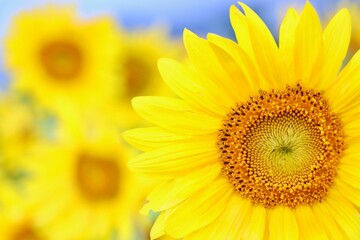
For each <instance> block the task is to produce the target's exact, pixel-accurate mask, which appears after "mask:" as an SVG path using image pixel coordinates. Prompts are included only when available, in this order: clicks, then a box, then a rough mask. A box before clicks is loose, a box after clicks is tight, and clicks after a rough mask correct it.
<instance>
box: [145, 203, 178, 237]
mask: <svg viewBox="0 0 360 240" xmlns="http://www.w3.org/2000/svg"><path fill="white" fill-rule="evenodd" d="M173 212H174V209H169V210H167V211H164V212H161V213H160V214H159V216H158V217H157V218H156V221H155V222H154V224H153V226H152V228H151V230H150V238H151V240H152V239H156V238H159V237H161V236H163V235H164V234H165V231H164V228H165V222H166V221H167V219H168V217H169V215H170V214H171V213H173Z"/></svg>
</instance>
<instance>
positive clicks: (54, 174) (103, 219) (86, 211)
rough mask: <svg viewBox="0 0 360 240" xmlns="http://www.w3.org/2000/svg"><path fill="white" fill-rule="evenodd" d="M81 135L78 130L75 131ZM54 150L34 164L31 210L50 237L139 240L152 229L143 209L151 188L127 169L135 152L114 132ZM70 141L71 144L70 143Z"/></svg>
mask: <svg viewBox="0 0 360 240" xmlns="http://www.w3.org/2000/svg"><path fill="white" fill-rule="evenodd" d="M75 132H76V131H73V133H75ZM64 136H66V135H63V137H62V139H63V141H64V142H63V143H62V144H60V143H59V146H53V148H49V149H48V150H47V151H46V153H44V154H43V156H42V157H41V159H39V161H37V162H36V164H31V165H30V167H29V171H31V172H32V176H33V181H31V182H29V184H28V188H27V192H28V194H29V202H30V204H29V205H30V206H32V207H33V208H34V209H36V217H37V219H41V221H42V223H43V224H44V229H45V230H44V231H45V232H46V236H48V237H49V238H50V239H79V240H81V239H110V238H111V239H135V237H134V236H135V235H139V236H141V237H143V236H142V235H141V234H144V232H143V231H148V230H146V229H148V228H149V226H148V224H149V223H148V220H146V219H144V218H141V217H139V215H138V209H139V207H140V206H141V204H142V203H143V201H144V199H145V196H146V193H145V191H146V189H147V187H146V185H141V184H140V183H141V180H139V179H138V178H134V177H133V176H132V175H131V174H130V172H129V171H128V169H127V167H126V160H127V159H128V156H129V154H131V151H129V150H128V149H127V147H126V145H124V144H123V143H121V142H120V141H119V139H118V138H116V137H115V136H114V135H113V134H111V133H109V134H107V133H106V134H103V133H99V132H95V131H91V133H88V134H86V135H83V136H80V135H78V136H75V135H73V136H71V138H69V139H66V137H64ZM65 140H66V141H65Z"/></svg>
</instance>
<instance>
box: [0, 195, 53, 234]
mask: <svg viewBox="0 0 360 240" xmlns="http://www.w3.org/2000/svg"><path fill="white" fill-rule="evenodd" d="M19 203H20V204H21V202H19ZM19 207H20V206H19V205H17V206H16V207H13V208H12V209H9V210H7V211H5V212H3V211H2V212H1V214H0V227H1V239H3V240H15V239H16V240H22V239H24V240H26V239H29V240H30V239H31V240H37V239H47V238H45V236H44V234H43V232H42V230H41V222H40V221H38V222H35V220H34V219H33V218H32V216H31V213H30V211H28V212H26V211H24V209H22V207H21V208H19Z"/></svg>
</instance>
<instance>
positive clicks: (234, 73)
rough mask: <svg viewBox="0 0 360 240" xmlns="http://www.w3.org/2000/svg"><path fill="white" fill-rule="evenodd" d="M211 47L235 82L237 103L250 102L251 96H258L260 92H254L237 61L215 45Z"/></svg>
mask: <svg viewBox="0 0 360 240" xmlns="http://www.w3.org/2000/svg"><path fill="white" fill-rule="evenodd" d="M210 46H211V48H212V50H213V51H214V53H215V55H216V57H217V58H218V61H219V63H220V65H221V66H222V68H223V69H224V71H225V72H226V73H227V74H228V76H229V77H230V79H231V80H232V81H233V84H234V86H236V97H234V100H235V101H236V102H244V101H248V100H249V96H252V95H254V94H257V93H258V91H253V89H252V84H250V83H249V82H248V81H247V80H246V75H245V74H246V73H244V72H243V69H241V68H240V66H239V65H238V64H237V63H236V62H235V60H234V59H233V58H232V57H231V56H230V55H229V54H228V53H226V52H225V51H224V50H223V49H222V48H220V47H218V46H216V45H215V44H210ZM256 90H257V89H256Z"/></svg>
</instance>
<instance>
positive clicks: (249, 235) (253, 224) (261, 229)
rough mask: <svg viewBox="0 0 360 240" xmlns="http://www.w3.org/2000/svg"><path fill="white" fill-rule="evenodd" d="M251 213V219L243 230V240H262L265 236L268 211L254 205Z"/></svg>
mask: <svg viewBox="0 0 360 240" xmlns="http://www.w3.org/2000/svg"><path fill="white" fill-rule="evenodd" d="M250 211H251V214H250V217H249V219H247V220H246V222H245V223H244V225H243V229H241V235H242V238H241V239H249V240H262V239H264V234H265V220H266V210H265V208H264V207H263V206H260V205H254V206H253V207H252V208H251V210H250Z"/></svg>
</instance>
